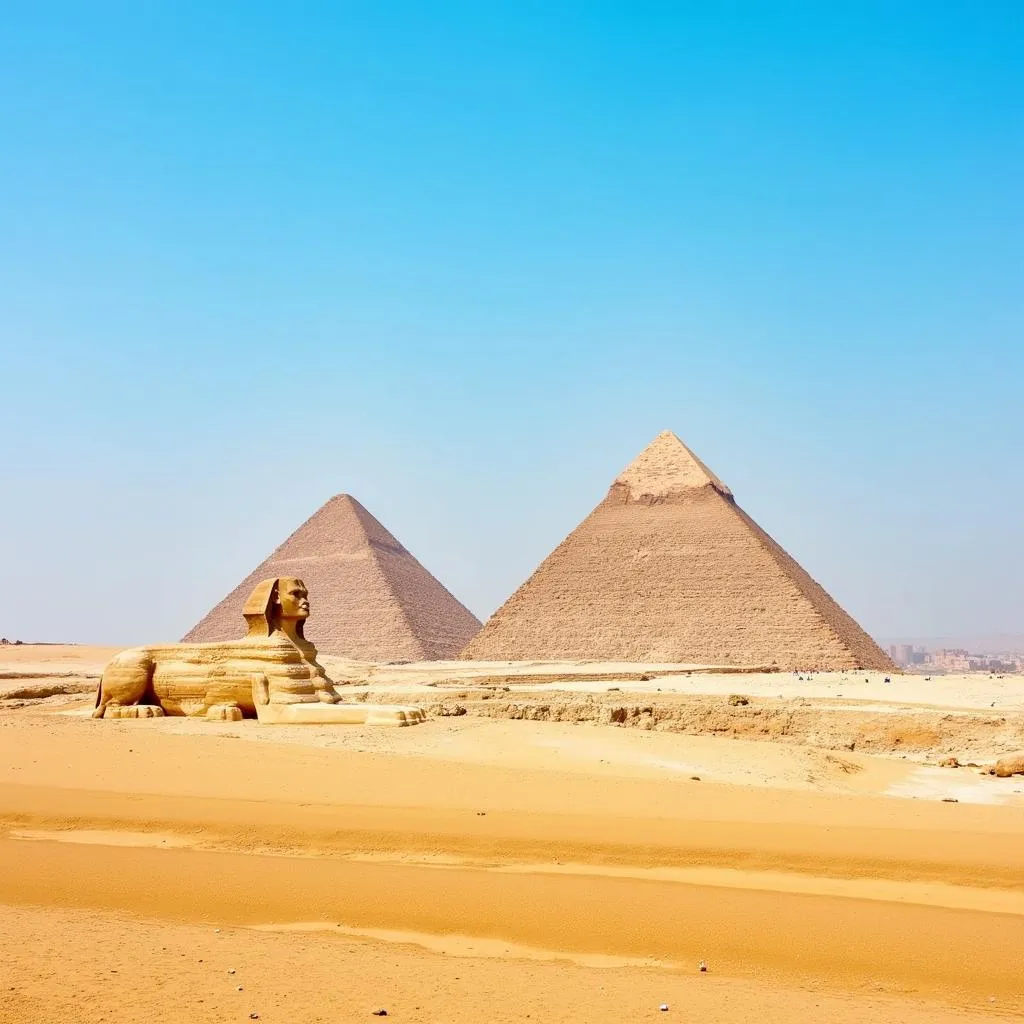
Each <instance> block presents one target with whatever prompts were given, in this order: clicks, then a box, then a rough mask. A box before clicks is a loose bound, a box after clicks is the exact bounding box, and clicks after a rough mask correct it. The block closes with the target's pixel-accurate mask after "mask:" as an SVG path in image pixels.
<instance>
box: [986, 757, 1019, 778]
mask: <svg viewBox="0 0 1024 1024" xmlns="http://www.w3.org/2000/svg"><path fill="white" fill-rule="evenodd" d="M992 774H993V775H995V776H996V777H997V778H1000V779H1008V778H1009V777H1010V776H1011V775H1024V754H1010V755H1009V756H1008V757H1001V758H1000V759H999V760H998V761H996V763H995V767H994V768H993V769H992Z"/></svg>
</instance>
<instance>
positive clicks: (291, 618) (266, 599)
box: [242, 576, 309, 639]
mask: <svg viewBox="0 0 1024 1024" xmlns="http://www.w3.org/2000/svg"><path fill="white" fill-rule="evenodd" d="M242 614H243V615H244V616H245V621H246V623H247V624H248V626H249V633H248V635H249V636H270V634H271V633H274V632H276V631H278V630H281V631H282V632H284V633H287V634H289V635H290V636H297V637H299V638H300V639H304V638H303V635H302V629H303V625H304V624H305V621H306V619H307V618H309V591H308V590H307V589H306V584H305V583H303V582H302V580H300V579H296V578H295V577H294V576H279V577H277V578H276V579H272V580H264V581H263V582H262V583H258V584H257V585H256V587H255V588H254V590H253V592H252V593H251V594H250V595H249V599H248V600H247V601H246V602H245V607H244V608H243V609H242Z"/></svg>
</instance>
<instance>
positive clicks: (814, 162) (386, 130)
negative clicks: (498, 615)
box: [0, 0, 1024, 643]
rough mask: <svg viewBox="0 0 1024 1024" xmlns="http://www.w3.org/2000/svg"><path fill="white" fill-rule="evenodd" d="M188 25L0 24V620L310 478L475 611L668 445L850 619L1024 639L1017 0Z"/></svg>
mask: <svg viewBox="0 0 1024 1024" xmlns="http://www.w3.org/2000/svg"><path fill="white" fill-rule="evenodd" d="M214 6H215V9H209V8H208V6H207V5H203V4H198V3H194V2H189V0H186V2H182V3H179V4H174V5H166V6H165V5H159V4H156V5H148V4H147V5H139V6H137V7H130V6H129V7H127V8H126V7H124V5H115V4H106V3H99V4H96V5H90V6H89V9H86V8H84V7H82V6H80V5H77V4H73V3H47V2H42V3H39V4H34V5H22V4H16V5H14V7H13V8H12V9H11V10H10V11H9V12H8V14H7V17H6V19H5V32H4V33H3V38H2V39H0V57H2V59H0V129H2V130H3V134H4V139H5V160H4V161H3V162H2V163H0V188H2V190H3V194H4V197H5V202H4V203H3V205H2V207H0V231H2V236H3V238H4V241H5V245H4V246H3V247H2V249H0V301H2V303H3V309H4V317H3V322H2V324H0V338H2V341H3V347H4V352H5V359H4V365H3V373H4V380H5V382H6V383H7V389H6V394H5V398H4V401H3V402H2V403H0V424H2V426H3V428H4V432H5V436H6V438H7V440H8V443H7V446H6V449H5V452H4V463H3V467H2V471H0V472H2V476H0V479H2V480H3V487H4V498H5V500H4V501H2V502H0V543H2V545H3V557H4V564H5V566H6V567H7V570H8V579H9V580H10V581H11V582H12V583H13V586H12V585H10V584H9V585H8V586H7V587H5V588H4V589H3V592H2V594H0V636H7V637H9V638H11V639H16V638H17V639H23V640H58V639H59V640H67V641H85V642H95V643H101V642H109V643H125V642H143V641H147V640H162V639H175V638H177V637H180V636H181V635H182V634H184V632H185V631H186V630H187V629H188V628H189V627H190V626H192V625H193V624H194V623H195V622H197V621H198V620H199V619H200V618H201V617H202V616H203V615H204V614H205V613H206V612H207V611H208V610H209V609H210V608H211V607H212V606H213V605H214V604H215V603H216V602H217V601H219V600H220V599H221V598H222V597H223V596H224V595H225V594H226V593H227V592H228V591H229V590H230V589H231V588H232V587H233V586H235V585H236V584H237V583H238V581H239V580H241V579H242V578H243V577H244V576H245V574H247V573H248V572H249V571H250V570H251V569H252V568H253V567H255V566H256V565H257V564H258V563H259V561H261V560H262V559H263V558H265V557H266V555H268V554H269V553H270V551H272V550H273V549H274V548H275V547H276V546H277V545H278V544H280V543H281V542H282V541H283V540H284V539H285V537H287V536H288V535H289V534H290V533H291V532H292V531H293V530H294V529H295V528H296V527H297V526H298V525H299V524H300V523H301V522H303V521H304V520H305V519H307V518H308V517H309V516H310V515H312V514H313V512H314V511H315V510H316V509H317V508H318V507H319V506H320V505H321V504H322V503H323V502H324V501H326V500H327V498H329V497H330V496H332V495H333V494H336V493H338V492H342V491H345V492H349V493H351V494H353V495H354V496H356V497H357V498H358V499H359V500H360V501H361V502H362V503H363V504H364V505H365V506H366V507H367V508H368V509H369V510H370V512H372V513H373V514H374V515H375V516H376V517H377V518H378V519H379V520H380V521H381V522H382V523H383V524H384V526H386V527H387V528H388V529H389V530H390V531H391V532H392V533H393V534H394V535H395V536H396V537H397V538H398V539H399V540H400V541H401V542H402V543H403V544H404V545H405V546H406V547H407V548H408V549H409V550H410V551H411V552H412V553H413V555H415V557H416V558H417V559H419V560H420V561H421V562H422V563H423V564H424V566H426V568H427V569H428V570H429V571H430V572H432V573H433V574H434V575H435V576H436V577H437V578H438V579H439V580H440V581H441V582H442V583H443V584H444V585H445V586H446V587H448V589H449V590H451V591H452V593H453V594H455V596H456V597H458V598H459V600H461V601H462V602H463V603H464V604H466V606H467V607H469V608H470V609H471V610H472V611H473V612H474V613H475V614H476V615H477V616H478V617H480V618H481V619H485V618H486V617H487V616H488V615H489V614H490V613H491V612H492V611H494V610H495V608H496V607H497V606H498V605H499V604H500V603H501V602H502V601H504V599H505V598H506V597H508V596H509V595H510V594H511V593H512V592H513V590H514V589H515V588H516V587H517V586H519V584H520V583H522V582H523V580H525V579H526V577H527V576H528V575H529V574H530V573H531V572H532V571H533V569H534V568H535V567H536V566H537V564H538V563H539V562H540V561H541V559H543V558H544V557H545V556H546V555H547V554H548V553H549V552H550V551H551V550H552V549H553V548H554V547H555V545H556V544H557V543H559V542H560V541H561V540H562V538H563V537H564V536H565V535H566V534H567V533H568V532H569V531H570V530H571V529H572V528H573V527H574V526H575V525H576V524H577V523H578V522H579V521H580V520H581V519H582V518H583V517H584V516H586V515H587V514H588V513H589V512H590V511H591V509H592V508H593V507H594V506H595V505H596V504H597V503H598V502H599V501H600V500H601V498H602V497H603V496H604V494H605V492H606V490H607V488H608V486H609V484H610V483H611V481H612V480H613V479H614V477H615V476H616V474H617V473H619V471H620V470H621V469H622V468H623V467H624V466H625V465H626V464H627V463H628V462H630V461H631V460H632V459H633V458H634V457H635V455H636V454H637V453H638V452H639V451H640V450H641V449H642V448H643V447H644V446H645V445H646V444H647V443H648V442H649V441H650V440H651V439H652V438H653V437H654V436H655V435H656V434H657V433H658V432H659V431H661V430H664V429H669V430H672V431H674V432H675V433H677V434H678V435H679V436H680V437H681V438H682V439H683V441H684V442H685V443H686V444H687V445H689V446H690V447H691V448H692V449H693V450H694V452H696V454H697V455H698V456H699V457H700V458H701V459H702V460H703V461H704V462H705V463H706V464H707V465H708V466H709V467H710V468H711V469H712V470H713V471H714V472H715V473H716V474H717V475H718V476H719V477H720V478H721V479H722V480H723V481H724V482H725V483H726V484H727V485H728V486H729V487H730V488H731V489H732V490H733V492H734V493H735V495H736V500H737V502H738V504H739V505H741V506H742V507H743V508H744V509H745V510H746V511H747V512H748V513H749V514H750V515H751V516H752V517H753V518H754V519H755V520H756V521H757V522H758V523H759V524H760V525H761V526H762V527H763V528H764V529H765V530H766V531H767V532H768V533H770V534H771V535H772V536H773V537H774V538H775V539H776V540H777V541H778V542H779V543H780V544H781V545H782V546H783V547H784V548H785V549H786V550H787V551H788V552H789V553H790V554H791V555H792V556H793V557H794V558H795V559H796V560H797V561H798V562H799V563H800V564H801V565H802V566H803V567H804V568H805V569H806V570H807V571H808V572H809V573H810V574H811V575H812V576H813V577H814V578H815V579H817V580H818V581H819V582H820V583H821V584H822V585H823V586H824V587H825V589H826V590H828V592H829V593H830V594H831V595H832V596H833V597H834V598H835V599H836V600H837V601H838V602H839V603H840V604H841V605H842V606H843V607H844V608H845V609H846V610H847V611H849V612H850V614H851V615H853V616H854V618H856V619H857V620H858V622H860V623H861V625H862V626H863V627H864V628H865V629H866V630H867V631H868V632H869V633H870V634H871V635H872V636H876V637H879V636H880V637H890V636H892V637H900V636H909V637H915V636H916V637H940V636H947V635H948V636H956V635H961V636H980V635H989V634H1000V633H1005V634H1014V635H1016V634H1020V633H1021V632H1022V631H1024V544H1022V542H1021V527H1020V513H1019V509H1020V507H1021V505H1022V502H1024V474H1022V473H1021V472H1020V453H1021V451H1022V450H1024V413H1022V411H1021V385H1022V382H1024V344H1022V342H1021V334H1022V326H1024V316H1022V296H1024V288H1022V283H1024V282H1022V280H1021V278H1022V268H1024V260H1022V258H1021V256H1022V253H1021V248H1022V246H1021V240H1022V238H1024V234H1022V230H1021V228H1022V223H1021V220H1022V217H1021V206H1020V184H1019V183H1020V181H1021V180H1024V175H1022V172H1024V159H1022V157H1024V133H1022V131H1021V128H1022V127H1024V125H1022V111H1024V28H1022V25H1024V19H1022V18H1021V16H1020V13H1019V9H1018V8H1017V6H1016V5H1010V4H1002V3H993V4H986V5H983V7H981V8H977V7H975V6H974V5H970V4H967V3H950V4H943V5H941V6H940V7H936V6H935V5H930V4H925V3H908V4H904V5H899V7H898V9H896V8H893V7H892V5H885V4H870V3H869V4H843V3H839V4H835V5H828V7H827V9H825V8H823V7H822V6H820V5H814V4H811V5H809V4H806V3H774V4H770V5H763V4H754V3H738V4H736V5H731V6H729V7H728V9H726V8H721V9H716V8H709V7H704V8H701V7H696V6H694V7H691V6H689V5H668V4H657V3H655V4H646V5H639V6H637V5H619V6H616V5H612V6H610V7H605V8H602V9H601V10H600V11H598V10H587V9H583V8H578V7H572V6H562V5H557V4H555V5H534V4H531V3H525V4H522V5H517V6H516V7H515V9H514V10H509V11H500V10H490V9H484V8H481V7H479V6H478V5H473V4H468V3H446V2H441V3H439V4H435V5H431V6H430V7H429V8H423V7H421V6H420V5H416V4H409V3H398V2H396V3H388V4H382V5H367V6H358V5H352V6H349V5H342V7H341V8H340V9H338V8H335V7H334V6H333V5H325V6H317V5H313V7H311V8H308V9H306V10H304V11H303V13H302V15H301V16H299V15H297V14H295V13H293V12H290V11H287V10H285V9H282V8H280V7H278V6H277V5H267V4H260V3H254V4H249V5H245V6H237V7H236V6H235V5H231V4H226V5H214ZM314 601H315V595H314Z"/></svg>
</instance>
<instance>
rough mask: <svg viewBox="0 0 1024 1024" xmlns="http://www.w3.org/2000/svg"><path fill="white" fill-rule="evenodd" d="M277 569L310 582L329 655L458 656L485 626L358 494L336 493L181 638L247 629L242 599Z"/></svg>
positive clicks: (309, 632) (224, 636)
mask: <svg viewBox="0 0 1024 1024" xmlns="http://www.w3.org/2000/svg"><path fill="white" fill-rule="evenodd" d="M272 576H298V577H299V578H300V579H302V580H303V581H304V582H305V584H306V586H307V587H308V588H309V598H310V604H311V606H312V614H311V615H310V617H309V621H308V622H307V623H306V636H307V637H308V638H309V639H310V640H311V641H312V642H313V643H314V644H316V647H317V650H319V651H320V652H321V653H324V654H337V655H340V656H342V657H346V658H354V659H356V660H359V661H430V660H436V659H442V658H452V657H454V656H455V655H456V653H457V652H458V651H459V649H460V648H461V647H462V646H463V645H464V644H465V643H466V641H467V640H469V639H470V637H472V636H473V634H474V633H476V631H477V630H478V629H479V628H480V622H479V621H478V619H477V618H476V616H474V615H473V614H472V613H471V612H470V611H468V610H467V609H466V608H464V607H463V606H462V605H461V604H460V603H459V602H458V601H457V600H456V599H455V598H454V597H453V596H452V595H451V594H450V593H449V592H448V591H447V590H446V589H445V588H444V587H443V586H442V585H441V584H440V583H439V582H438V581H437V580H436V579H434V577H433V576H431V575H430V573H429V572H427V570H426V569H424V568H423V566H422V565H420V563H419V562H417V561H416V559H415V558H413V556H412V555H411V554H409V552H408V551H406V549H405V548H404V547H402V545H401V544H399V542H398V541H397V540H395V538H394V537H393V536H392V535H391V534H390V533H388V531H387V530H385V529H384V527H383V526H381V524H380V523H379V522H377V520H376V519H374V517H373V516H372V515H370V513H369V512H367V511H366V509H365V508H363V506H362V505H360V504H359V502H358V501H356V499H355V498H353V497H352V496H351V495H348V494H339V495H337V496H336V497H334V498H331V500H330V501H328V502H327V504H326V505H324V506H323V507H322V508H320V509H319V510H318V511H317V512H316V513H315V514H314V515H313V516H312V518H310V519H308V520H306V522H305V523H303V524H302V526H300V527H299V528H298V529H297V530H296V531H295V533H293V534H292V535H291V536H290V537H289V538H288V539H287V540H286V541H285V542H284V543H283V544H282V545H281V546H280V547H279V548H278V549H277V550H276V551H275V552H274V553H273V554H272V555H270V557H269V558H267V560H266V561H265V562H263V563H261V564H260V565H259V566H258V567H257V568H256V569H254V570H253V571H252V572H251V573H250V574H249V575H248V576H247V577H246V578H245V579H244V580H242V582H241V583H239V584H238V586H237V587H235V589H234V590H232V591H231V593H230V594H228V596H227V597H225V598H224V600H223V601H221V602H220V604H218V605H217V606H216V607H215V608H214V609H213V610H212V611H211V612H210V613H209V614H208V615H207V616H206V618H204V619H203V620H202V621H201V622H200V623H199V624H198V625H196V626H194V627H193V628H192V629H191V630H190V631H189V633H188V634H187V635H186V636H185V637H184V638H183V639H184V640H186V641H189V642H204V641H208V640H230V639H233V638H235V637H238V636H240V635H241V634H242V632H243V628H244V625H245V624H244V622H243V620H242V605H243V604H244V603H245V599H246V597H247V596H248V595H249V592H250V591H251V590H252V588H253V587H254V586H255V585H256V584H257V583H258V582H259V581H260V580H264V579H267V578H268V577H272Z"/></svg>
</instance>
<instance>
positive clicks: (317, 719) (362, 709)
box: [256, 697, 426, 726]
mask: <svg viewBox="0 0 1024 1024" xmlns="http://www.w3.org/2000/svg"><path fill="white" fill-rule="evenodd" d="M256 716H257V717H258V718H259V720H260V724H261V725H391V726H404V725H419V723H420V722H423V721H425V719H426V715H425V714H424V712H423V709H422V708H418V707H416V706H414V705H412V704H270V703H267V704H261V703H260V702H259V698H258V697H257V700H256Z"/></svg>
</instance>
